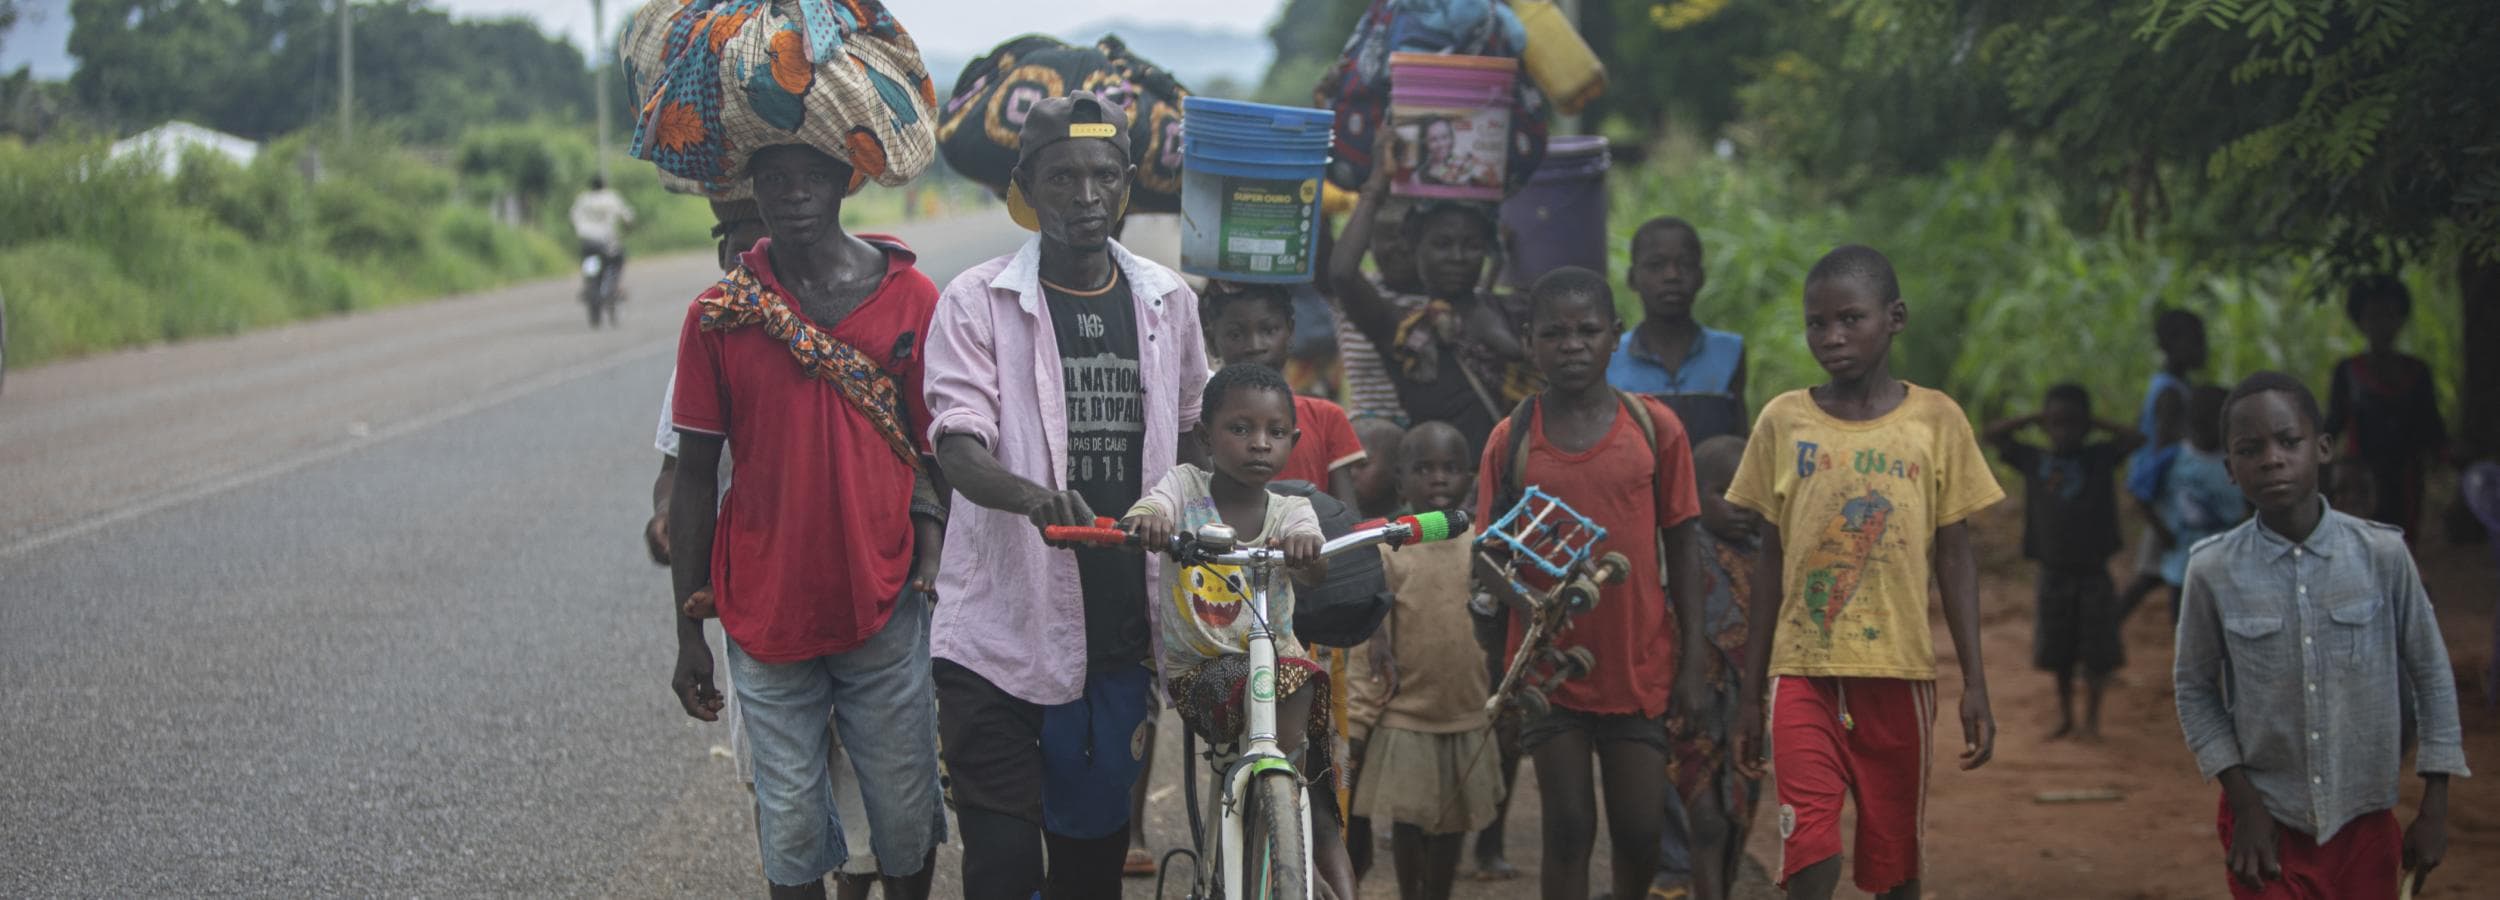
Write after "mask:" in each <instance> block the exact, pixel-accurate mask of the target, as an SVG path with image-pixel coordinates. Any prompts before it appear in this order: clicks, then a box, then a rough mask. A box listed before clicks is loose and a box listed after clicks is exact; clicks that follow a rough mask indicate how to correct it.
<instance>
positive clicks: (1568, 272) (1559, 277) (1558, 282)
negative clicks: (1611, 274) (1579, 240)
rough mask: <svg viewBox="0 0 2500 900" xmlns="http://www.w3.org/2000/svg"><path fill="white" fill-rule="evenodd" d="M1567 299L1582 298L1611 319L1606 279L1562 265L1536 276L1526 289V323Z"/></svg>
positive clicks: (1612, 292)
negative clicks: (1593, 304)
mask: <svg viewBox="0 0 2500 900" xmlns="http://www.w3.org/2000/svg"><path fill="white" fill-rule="evenodd" d="M1570 299H1586V300H1588V301H1590V302H1591V303H1595V304H1596V305H1597V307H1598V308H1600V309H1603V310H1605V311H1606V318H1609V319H1612V318H1614V317H1615V287H1614V285H1612V284H1608V283H1607V282H1606V276H1604V275H1599V274H1597V273H1596V272H1594V271H1591V270H1588V269H1583V268H1581V267H1579V266H1564V267H1562V268H1559V269H1555V270H1554V271H1551V272H1547V273H1545V274H1544V275H1540V276H1538V277H1537V280H1536V284H1533V285H1530V286H1529V287H1528V320H1529V321H1532V322H1533V321H1535V320H1536V319H1537V318H1538V317H1539V316H1543V315H1545V312H1546V310H1547V308H1549V307H1551V306H1553V305H1554V304H1555V303H1559V302H1562V301H1564V300H1570Z"/></svg>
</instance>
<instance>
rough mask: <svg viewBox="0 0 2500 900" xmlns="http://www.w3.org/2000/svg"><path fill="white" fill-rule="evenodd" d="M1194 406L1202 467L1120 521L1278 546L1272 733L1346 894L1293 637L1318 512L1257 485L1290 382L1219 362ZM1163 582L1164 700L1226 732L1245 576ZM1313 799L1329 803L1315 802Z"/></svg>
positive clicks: (1324, 741) (1313, 702) (1302, 658)
mask: <svg viewBox="0 0 2500 900" xmlns="http://www.w3.org/2000/svg"><path fill="white" fill-rule="evenodd" d="M1201 409H1202V414H1201V416H1200V421H1199V423H1198V426H1197V429H1196V432H1195V433H1196V435H1197V438H1198V440H1199V442H1200V443H1201V444H1202V445H1203V446H1204V448H1205V450H1206V458H1207V461H1208V464H1209V465H1210V466H1212V467H1213V468H1212V469H1202V468H1199V467H1198V466H1196V465H1193V464H1190V463H1182V464H1180V465H1177V466H1174V467H1172V469H1171V471H1169V472H1167V473H1165V475H1164V476H1163V480H1162V481H1159V482H1156V484H1155V486H1154V488H1153V489H1151V490H1149V491H1147V492H1146V495H1145V496H1144V497H1141V498H1139V499H1138V501H1137V505H1135V506H1132V507H1130V508H1129V510H1128V515H1126V516H1125V517H1123V518H1122V520H1121V526H1122V527H1124V528H1126V529H1128V530H1129V531H1130V532H1131V533H1133V534H1135V535H1137V536H1138V538H1139V539H1140V541H1141V542H1142V543H1143V544H1144V545H1145V546H1147V547H1165V546H1169V545H1170V543H1171V539H1172V536H1173V535H1174V534H1177V533H1181V532H1183V531H1187V532H1195V531H1197V530H1198V529H1199V528H1200V527H1201V526H1205V525H1208V524H1211V523H1217V522H1221V523H1225V524H1228V525H1231V526H1233V528H1234V531H1235V532H1236V534H1238V535H1239V537H1240V540H1241V542H1242V543H1243V544H1245V545H1251V546H1259V545H1264V546H1268V547H1273V548H1277V549H1281V550H1283V551H1284V552H1285V561H1286V566H1287V570H1288V571H1290V572H1291V573H1292V575H1293V577H1292V578H1291V579H1290V580H1287V579H1279V582H1280V583H1273V584H1270V585H1269V586H1268V601H1267V615H1268V620H1267V622H1268V627H1269V629H1270V631H1271V633H1273V634H1274V636H1275V642H1276V674H1275V677H1276V683H1275V686H1274V691H1275V694H1274V696H1275V697H1276V730H1277V741H1278V743H1279V744H1280V745H1282V747H1283V749H1284V751H1285V752H1286V753H1287V754H1290V755H1294V756H1297V757H1300V758H1302V759H1303V765H1302V770H1303V771H1304V772H1305V773H1307V774H1310V775H1312V776H1313V778H1312V787H1313V788H1314V790H1313V791H1312V798H1313V801H1312V802H1313V806H1314V808H1315V809H1318V810H1326V811H1327V814H1324V815H1314V816H1312V817H1311V821H1312V823H1313V825H1314V832H1313V834H1312V838H1311V846H1312V848H1313V850H1314V854H1315V858H1314V860H1313V862H1314V863H1315V866H1314V868H1315V869H1316V870H1317V871H1318V874H1319V877H1320V878H1321V879H1322V880H1324V881H1326V882H1328V884H1329V886H1330V887H1331V888H1332V889H1333V890H1335V891H1336V892H1337V895H1338V896H1340V897H1352V896H1354V872H1353V866H1352V865H1351V864H1350V863H1349V862H1348V861H1347V859H1346V855H1345V846H1344V844H1343V843H1342V842H1341V841H1340V839H1339V838H1338V830H1339V828H1338V822H1337V821H1336V819H1335V818H1334V814H1335V808H1334V802H1333V797H1334V790H1333V786H1332V785H1330V783H1329V782H1328V781H1326V780H1324V778H1323V776H1324V777H1325V778H1333V777H1334V768H1335V767H1334V765H1333V764H1332V761H1331V760H1330V759H1329V755H1330V754H1329V747H1330V743H1331V741H1332V740H1333V738H1332V737H1331V735H1330V733H1329V721H1328V702H1327V695H1328V675H1327V670H1325V669H1322V668H1320V666H1319V664H1317V663H1314V662H1311V661H1310V659H1309V658H1308V654H1307V653H1305V652H1304V650H1303V647H1302V643H1301V642H1300V641H1298V640H1295V639H1294V636H1293V585H1292V584H1291V583H1289V582H1291V581H1298V582H1301V583H1303V584H1316V583H1318V582H1319V580H1320V579H1321V578H1322V577H1323V576H1324V575H1325V574H1326V563H1325V562H1324V561H1322V560H1321V558H1320V555H1319V551H1320V544H1321V538H1320V526H1319V516H1318V515H1317V514H1316V513H1314V512H1312V511H1311V501H1310V500H1308V499H1305V498H1302V497H1288V496H1282V495H1278V494H1274V493H1270V492H1269V491H1268V489H1267V482H1268V480H1269V479H1272V478H1274V477H1276V473H1277V472H1278V471H1279V470H1281V469H1283V468H1284V466H1285V460H1286V458H1287V457H1289V456H1291V455H1292V453H1293V443H1294V440H1295V438H1297V437H1298V436H1299V434H1300V433H1299V432H1298V431H1297V430H1296V429H1295V427H1294V413H1293V388H1292V387H1291V386H1289V385H1287V384H1286V383H1285V376H1284V375H1283V374H1281V373H1279V372H1277V371H1276V370H1274V369H1271V368H1268V367H1266V366H1262V365H1255V364H1235V365H1229V366H1225V367H1224V368H1223V369H1222V370H1221V371H1218V372H1216V373H1215V375H1214V376H1213V377H1210V378H1208V379H1207V386H1206V393H1205V399H1204V401H1203V403H1202V405H1201ZM1163 581H1164V585H1163V590H1164V596H1165V597H1167V598H1168V599H1167V600H1166V601H1165V603H1164V604H1158V605H1157V607H1156V613H1155V618H1156V619H1157V621H1158V625H1157V627H1158V629H1159V631H1160V633H1161V635H1162V641H1161V643H1162V659H1161V662H1162V666H1163V675H1164V679H1165V681H1166V683H1167V684H1168V686H1169V688H1168V690H1169V693H1170V697H1171V700H1172V706H1173V708H1174V709H1176V710H1179V712H1180V714H1181V722H1182V723H1183V724H1184V725H1186V726H1188V727H1189V729H1190V730H1191V731H1193V732H1195V733H1197V734H1198V735H1199V736H1200V737H1202V738H1205V739H1206V740H1208V741H1210V742H1215V743H1228V742H1231V741H1233V740H1236V739H1238V738H1240V737H1241V736H1242V735H1241V732H1242V725H1243V723H1244V721H1245V716H1244V713H1243V703H1242V694H1243V688H1244V686H1245V683H1246V682H1248V681H1249V678H1250V658H1249V655H1248V654H1249V636H1250V630H1251V625H1252V624H1253V623H1252V618H1251V613H1250V600H1251V588H1252V586H1251V585H1250V583H1249V578H1248V575H1247V574H1246V573H1244V572H1242V571H1240V569H1239V568H1238V567H1234V566H1220V565H1204V566H1165V567H1164V568H1163ZM1262 687H1264V685H1262ZM1323 797H1325V798H1330V800H1329V802H1326V803H1322V802H1320V800H1321V798H1323Z"/></svg>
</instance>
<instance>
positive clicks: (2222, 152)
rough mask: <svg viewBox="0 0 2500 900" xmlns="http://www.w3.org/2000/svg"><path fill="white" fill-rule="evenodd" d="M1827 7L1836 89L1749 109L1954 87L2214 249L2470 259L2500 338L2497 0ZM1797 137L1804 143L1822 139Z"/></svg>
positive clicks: (2465, 397)
mask: <svg viewBox="0 0 2500 900" xmlns="http://www.w3.org/2000/svg"><path fill="white" fill-rule="evenodd" d="M1814 5H1815V6H1817V7H1819V8H1820V9H1821V10H1822V11H1824V12H1826V13H1828V14H1830V15H1831V16H1836V17H1838V19H1839V20H1842V21H1845V22H1846V23H1847V24H1848V29H1847V34H1846V35H1844V36H1843V37H1842V41H1841V43H1840V44H1838V45H1837V50H1836V52H1835V51H1834V48H1833V46H1832V45H1823V49H1822V50H1820V51H1813V50H1809V51H1807V52H1809V53H1811V54H1812V55H1811V56H1809V57H1807V58H1806V60H1805V62H1807V63H1810V64H1812V65H1815V66H1820V67H1824V69H1825V71H1827V72H1828V75H1829V78H1827V79H1823V80H1821V81H1820V83H1822V84H1826V85H1832V86H1834V87H1835V90H1833V91H1832V92H1831V93H1829V94H1828V95H1819V96H1818V95H1815V94H1812V93H1810V92H1806V91H1798V90H1780V91H1773V90H1770V89H1768V88H1767V87H1766V86H1767V85H1772V84H1776V83H1777V79H1776V78H1774V79H1766V80H1765V81H1760V82H1757V83H1756V84H1755V85H1754V86H1753V87H1752V88H1750V89H1749V93H1748V96H1747V104H1746V109H1747V115H1748V117H1749V118H1761V117H1767V116H1768V115H1769V114H1773V113H1778V112H1781V111H1788V112H1793V113H1795V114H1796V117H1797V118H1798V119H1800V120H1804V119H1816V118H1819V119H1821V120H1827V121H1833V122H1847V121H1850V120H1851V117H1852V115H1853V113H1855V112H1856V110H1855V109H1854V107H1855V106H1857V105H1858V104H1860V103H1862V102H1864V101H1865V100H1866V99H1867V98H1869V97H1873V98H1876V99H1877V100H1881V98H1883V97H1885V96H1887V95H1892V96H1899V95H1900V92H1901V91H1902V90H1903V89H1904V88H1905V87H1908V86H1913V85H1922V84H1923V85H1926V86H1928V87H1936V86H1939V85H1949V86H1951V87H1953V88H1954V89H1956V90H1960V91H1967V92H1971V93H1970V99H1971V100H1972V101H1973V102H1974V104H1975V105H1973V106H1971V107H1970V108H1969V109H1968V110H1966V112H1969V113H1973V114H1974V115H1972V116H1971V117H1970V118H1967V119H1965V120H1963V121H1961V122H1960V123H1958V125H1957V126H1956V127H1960V128H1962V129H1965V130H1967V131H1968V132H1970V133H1973V134H1977V135H1980V136H1985V137H1989V138H1991V139H1993V136H1995V135H1997V134H2000V133H2012V134H2015V135H2018V136H2021V137H2023V138H2026V139H2028V140H2029V142H2030V143H2031V145H2033V146H2035V147H2037V148H2038V149H2039V151H2040V152H2041V153H2042V154H2043V158H2044V159H2045V161H2046V162H2048V163H2049V164H2050V165H2051V166H2052V167H2053V168H2055V169H2057V170H2059V172H2060V173H2061V174H2062V175H2063V176H2064V178H2063V180H2064V181H2065V182H2066V183H2067V184H2069V185H2070V186H2071V188H2072V191H2073V192H2074V193H2076V194H2077V195H2078V196H2081V197H2085V198H2088V199H2091V200H2094V201H2096V202H2098V203H2099V205H2100V206H2101V207H2102V208H2103V209H2104V210H2105V211H2129V212H2131V213H2132V214H2133V215H2132V218H2134V219H2135V220H2136V221H2137V222H2139V223H2141V222H2144V221H2149V220H2153V219H2158V218H2162V217H2164V216H2168V215H2171V214H2173V213H2174V212H2181V213H2184V214H2185V216H2186V218H2185V220H2184V221H2182V220H2180V219H2177V218H2174V219H2173V220H2172V221H2171V227H2170V228H2169V229H2168V232H2167V235H2166V239H2172V240H2183V241H2187V242H2190V243H2191V244H2192V246H2193V247H2194V248H2195V249H2196V251H2197V255H2199V256H2204V257H2207V258H2234V257H2236V258H2245V259H2276V258H2280V257H2281V256H2282V255H2283V254H2285V253H2287V252H2288V253H2295V254H2313V255H2315V256H2316V257H2317V258H2319V259H2321V260H2322V261H2323V263H2324V264H2325V268H2324V270H2323V271H2322V272H2321V273H2320V274H2321V275H2322V276H2324V277H2321V278H2319V279H2317V283H2318V285H2319V286H2320V288H2321V289H2322V291H2321V292H2322V293H2325V292H2327V291H2330V290H2332V289H2334V288H2336V287H2338V286H2339V285H2340V283H2341V282H2342V280H2343V278H2344V277H2345V276H2348V275H2352V274H2357V273H2361V272H2369V271H2387V270H2390V269H2393V268H2395V267H2398V266H2401V265H2405V264H2408V263H2414V264H2423V265H2429V266H2433V267H2453V268H2454V269H2455V271H2456V273H2457V276H2458V281H2459V285H2460V289H2461V296H2462V298H2463V300H2464V303H2465V310H2464V312H2465V316H2464V321H2465V332H2466V333H2465V336H2464V337H2465V343H2466V346H2468V347H2490V346H2500V104H2495V103H2494V102H2493V101H2492V99H2491V96H2490V93H2489V91H2490V86H2491V85H2493V84H2500V53H2494V52H2492V48H2493V47H2500V13H2496V12H2495V9H2494V7H2493V5H2491V4H2488V3H2454V2H2448V0H2114V2H2107V0H2105V2H2095V3H2042V4H2005V3H1997V2H1987V0H1824V2H1820V3H1816V4H1814ZM1827 60H1828V61H1829V62H1826V61H1827ZM1774 74H1775V75H1776V74H1777V73H1774ZM1801 83H1805V84H1809V85H1810V84H1813V83H1816V82H1815V80H1813V79H1807V80H1804V81H1803V82H1801ZM1910 96H1911V97H1912V99H1914V100H1916V99H1917V92H1915V91H1914V92H1912V93H1911V94H1910ZM1783 103H1784V104H1785V105H1782V104H1783ZM1991 104H1998V105H1999V106H1998V109H1997V111H1994V112H1992V111H1991V109H1990V106H1991ZM1948 112H1950V110H1948ZM1800 130H1801V131H1805V132H1807V133H1809V134H1810V133H1811V129H1810V128H1802V129H1800ZM1835 131H1837V132H1838V133H1839V134H1842V135H1845V133H1846V130H1845V129H1836V130H1835ZM1788 137H1789V140H1788V141H1786V142H1785V143H1786V144H1787V145H1788V146H1790V147H1796V146H1803V147H1806V148H1808V149H1809V150H1810V149H1811V148H1812V147H1814V146H1816V141H1815V140H1812V139H1798V138H1797V137H1796V136H1794V135H1790V136H1788ZM1824 140H1826V141H1835V140H1837V142H1840V143H1846V140H1845V138H1838V139H1836V138H1835V137H1834V136H1833V135H1826V136H1825V138H1824ZM1888 145H1889V142H1878V143H1877V144H1875V145H1874V146H1875V147H1877V148H1879V149H1880V148H1881V147H1884V146H1888ZM1860 146H1867V145H1865V144H1860ZM1792 152H1793V151H1792ZM2465 358H2466V366H2465V368H2466V371H2465V372H2464V373H2463V376H2464V377H2463V388H2462V391H2461V394H2462V397H2461V402H2460V403H2459V407H2460V408H2461V409H2462V410H2463V411H2464V415H2465V422H2464V429H2463V430H2464V432H2465V434H2467V435H2468V436H2469V437H2470V438H2471V439H2472V440H2473V441H2474V442H2475V444H2476V445H2477V446H2478V447H2480V448H2482V449H2483V450H2485V451H2486V452H2488V451H2491V450H2494V449H2500V358H2495V357H2494V356H2493V355H2492V354H2487V353H2467V354H2466V355H2465Z"/></svg>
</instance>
